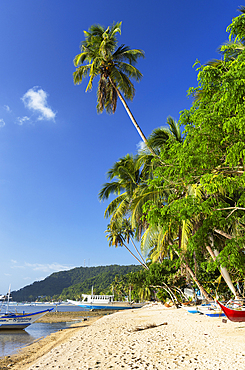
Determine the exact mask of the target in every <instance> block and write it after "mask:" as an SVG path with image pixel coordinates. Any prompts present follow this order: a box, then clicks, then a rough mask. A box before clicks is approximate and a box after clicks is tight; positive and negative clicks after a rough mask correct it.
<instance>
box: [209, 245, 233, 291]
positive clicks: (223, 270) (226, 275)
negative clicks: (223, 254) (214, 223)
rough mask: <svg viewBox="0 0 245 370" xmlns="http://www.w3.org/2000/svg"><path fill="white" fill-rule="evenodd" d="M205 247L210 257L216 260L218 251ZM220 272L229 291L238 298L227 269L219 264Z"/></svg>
mask: <svg viewBox="0 0 245 370" xmlns="http://www.w3.org/2000/svg"><path fill="white" fill-rule="evenodd" d="M206 248H207V251H208V252H209V254H210V256H211V257H212V259H213V260H214V261H215V260H216V257H218V255H219V252H218V251H217V250H216V249H215V250H214V251H213V250H212V248H211V247H209V246H208V247H206ZM220 273H221V275H222V276H223V279H224V280H225V282H226V284H227V286H228V288H229V289H230V290H231V292H232V293H233V294H234V296H235V298H238V297H239V294H238V293H237V291H236V289H235V287H234V285H233V283H232V281H231V278H230V275H229V273H228V271H227V269H226V268H225V267H221V266H220Z"/></svg>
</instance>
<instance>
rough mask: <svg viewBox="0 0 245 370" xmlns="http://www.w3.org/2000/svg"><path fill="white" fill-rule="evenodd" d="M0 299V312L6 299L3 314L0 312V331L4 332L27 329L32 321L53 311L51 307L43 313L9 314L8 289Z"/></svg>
mask: <svg viewBox="0 0 245 370" xmlns="http://www.w3.org/2000/svg"><path fill="white" fill-rule="evenodd" d="M0 299H1V300H2V306H1V310H0V311H2V309H3V308H4V306H3V303H4V301H5V299H7V307H6V309H5V313H1V312H0V330H2V329H5V330H9V329H15V330H19V329H25V328H27V326H30V325H31V324H32V323H33V322H34V321H36V320H38V319H39V318H40V317H42V316H43V315H46V313H48V312H50V311H52V310H53V309H54V307H52V308H49V309H47V310H44V311H39V312H34V313H26V314H25V313H17V312H15V313H12V312H9V300H10V299H11V297H10V288H9V292H8V293H7V294H6V295H4V296H1V298H0Z"/></svg>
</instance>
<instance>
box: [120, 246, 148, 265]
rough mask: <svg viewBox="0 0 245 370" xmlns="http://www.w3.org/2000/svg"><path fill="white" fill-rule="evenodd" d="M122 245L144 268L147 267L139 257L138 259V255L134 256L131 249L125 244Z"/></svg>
mask: <svg viewBox="0 0 245 370" xmlns="http://www.w3.org/2000/svg"><path fill="white" fill-rule="evenodd" d="M123 246H124V247H125V248H126V249H127V250H128V251H129V253H130V254H132V256H133V257H134V258H135V259H136V260H137V261H138V262H139V263H140V264H141V266H143V267H144V269H146V270H147V269H148V267H147V266H145V265H144V264H143V263H142V262H141V261H140V260H139V259H138V257H136V256H135V254H133V252H131V250H130V249H129V248H128V247H127V246H126V245H125V244H123Z"/></svg>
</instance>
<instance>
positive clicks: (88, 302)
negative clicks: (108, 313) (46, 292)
mask: <svg viewBox="0 0 245 370" xmlns="http://www.w3.org/2000/svg"><path fill="white" fill-rule="evenodd" d="M82 298H83V299H82V301H72V300H70V299H67V302H68V303H71V304H73V305H75V306H79V307H82V308H87V309H90V310H91V309H95V310H126V309H130V308H140V307H142V306H143V303H133V302H128V301H122V302H118V301H114V296H113V295H94V294H82Z"/></svg>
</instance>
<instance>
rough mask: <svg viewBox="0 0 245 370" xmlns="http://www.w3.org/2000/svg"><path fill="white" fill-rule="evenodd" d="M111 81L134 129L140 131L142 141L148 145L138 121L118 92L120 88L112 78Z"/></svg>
mask: <svg viewBox="0 0 245 370" xmlns="http://www.w3.org/2000/svg"><path fill="white" fill-rule="evenodd" d="M109 81H110V83H111V84H112V86H113V87H114V89H115V90H116V92H117V95H118V96H119V99H120V100H121V102H122V104H123V106H124V108H125V109H126V112H127V113H128V115H129V117H130V119H131V121H132V122H133V125H134V127H135V128H136V130H137V131H138V133H139V135H140V137H141V139H142V140H143V141H144V143H147V139H146V137H145V135H144V133H143V131H142V130H141V128H140V127H139V125H138V123H137V122H136V119H135V118H134V116H133V114H132V113H131V111H130V109H129V107H128V105H127V103H126V101H125V100H124V98H123V96H122V94H121V93H120V91H119V90H118V88H117V87H116V85H115V84H114V82H113V80H112V79H111V77H110V76H109Z"/></svg>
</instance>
